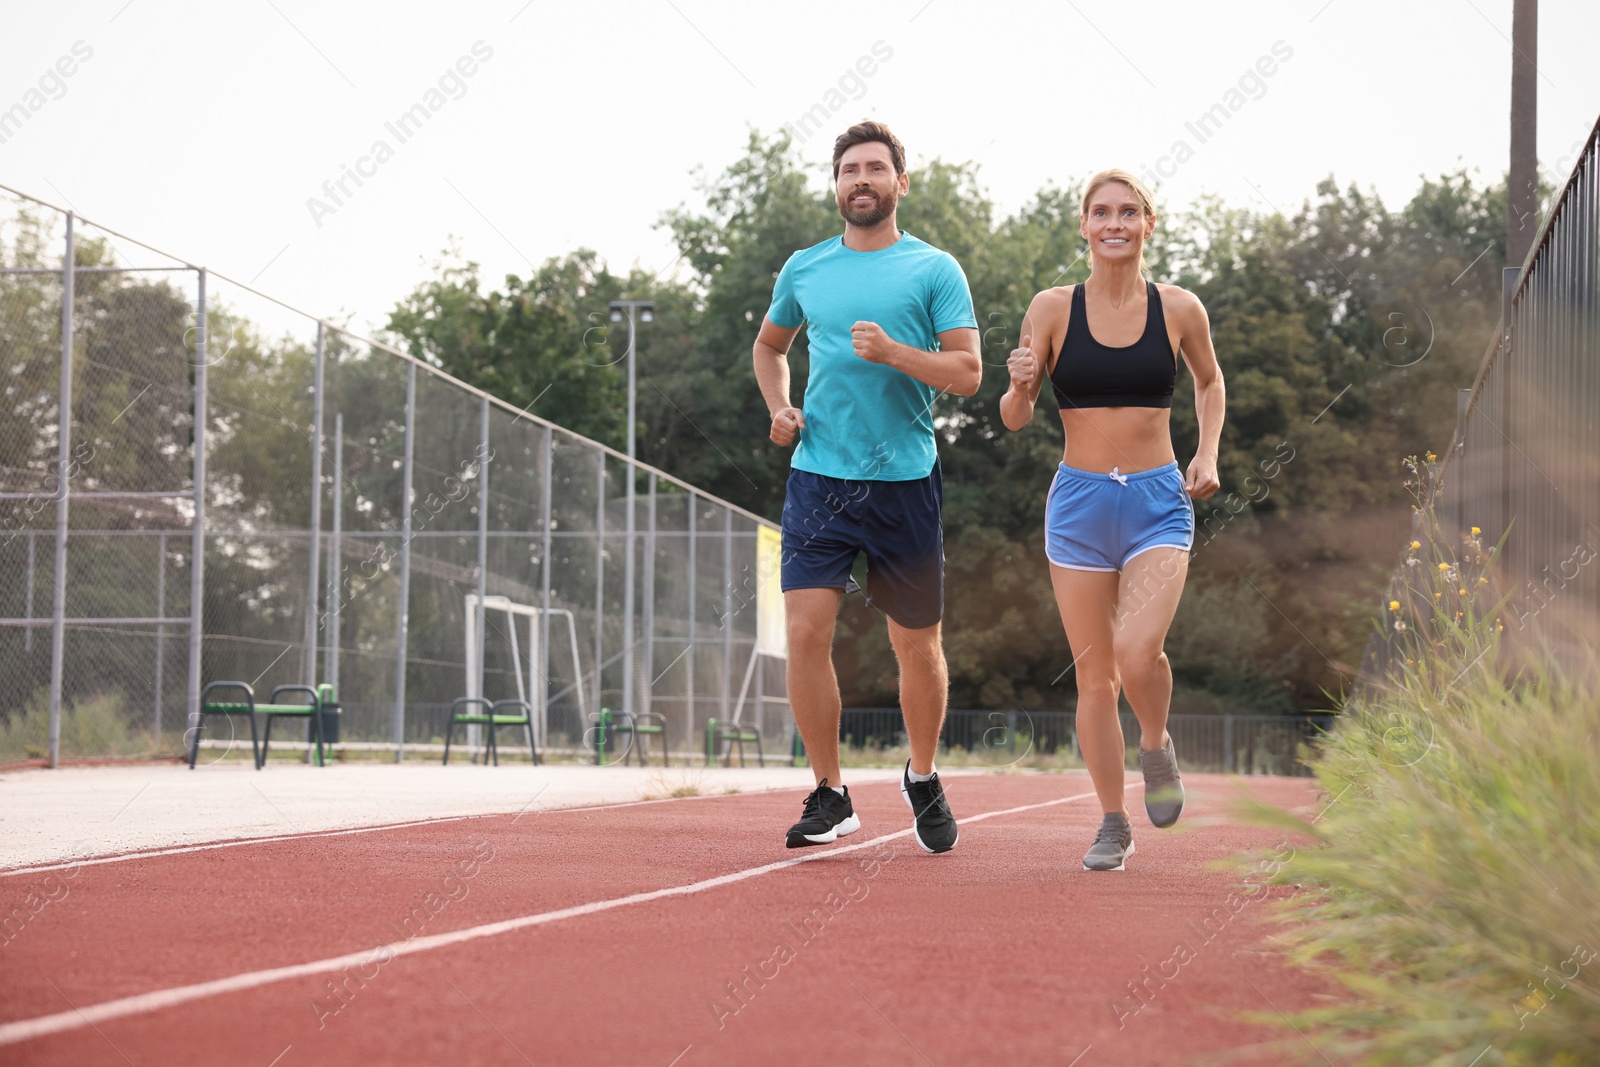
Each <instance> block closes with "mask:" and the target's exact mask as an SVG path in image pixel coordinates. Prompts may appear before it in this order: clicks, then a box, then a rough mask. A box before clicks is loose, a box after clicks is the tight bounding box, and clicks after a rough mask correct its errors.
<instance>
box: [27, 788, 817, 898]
mask: <svg viewBox="0 0 1600 1067" xmlns="http://www.w3.org/2000/svg"><path fill="white" fill-rule="evenodd" d="M803 788H804V787H803V786H794V787H792V790H800V789H803ZM789 791H791V787H785V788H782V789H770V790H762V791H761V792H760V793H707V794H704V795H702V796H697V797H657V798H655V799H654V800H623V801H618V802H617V803H614V804H590V805H587V806H585V807H581V808H534V809H532V810H531V811H528V810H526V809H524V810H523V811H520V812H516V811H485V812H479V813H477V814H474V815H442V816H439V817H437V818H433V819H418V820H416V821H415V822H392V823H382V824H380V825H378V826H351V827H346V828H344V829H340V830H312V831H309V832H306V833H300V834H264V835H262V836H261V837H239V838H233V839H231V840H228V841H207V842H205V843H203V844H197V845H174V846H172V847H171V848H156V849H145V850H143V851H133V852H109V853H102V854H100V855H90V856H86V857H84V858H83V859H75V860H65V861H63V862H61V863H41V864H35V865H32V866H27V867H5V868H0V878H14V877H16V876H17V875H21V874H44V873H46V872H48V871H64V870H68V869H69V868H75V867H93V866H95V865H96V864H101V863H121V862H123V861H124V860H141V859H146V858H149V857H152V856H181V855H185V854H187V853H190V852H209V851H211V850H212V849H218V848H238V847H239V846H240V845H261V844H272V843H273V842H276V841H302V840H305V839H307V838H313V837H344V836H347V835H350V834H373V833H378V832H379V831H382V830H404V829H407V828H408V827H412V826H437V825H442V824H444V823H451V822H462V821H464V820H467V819H494V818H498V817H500V816H502V815H515V816H517V817H518V818H520V817H521V816H522V815H567V814H571V813H573V812H578V811H610V810H611V809H613V808H635V807H640V806H642V805H645V804H675V803H678V802H679V801H684V800H719V799H724V800H725V799H727V798H728V797H730V796H746V797H749V796H761V795H762V794H763V793H782V792H789ZM512 821H513V822H515V821H516V819H513V820H512Z"/></svg>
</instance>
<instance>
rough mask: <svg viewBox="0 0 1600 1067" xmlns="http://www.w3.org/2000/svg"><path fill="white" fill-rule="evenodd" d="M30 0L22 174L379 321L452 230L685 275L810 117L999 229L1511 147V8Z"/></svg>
mask: <svg viewBox="0 0 1600 1067" xmlns="http://www.w3.org/2000/svg"><path fill="white" fill-rule="evenodd" d="M1540 6H1541V12H1540V25H1539V31H1540V32H1539V52H1538V67H1539V70H1540V78H1539V88H1538V92H1539V133H1538V146H1539V157H1540V160H1541V163H1542V164H1543V165H1544V166H1545V167H1546V168H1547V169H1550V170H1554V169H1555V168H1556V167H1557V166H1559V173H1560V176H1562V177H1564V176H1565V174H1566V172H1567V171H1568V170H1569V169H1570V167H1571V164H1572V158H1573V155H1574V152H1575V150H1576V148H1577V146H1578V144H1579V143H1581V141H1582V139H1583V138H1584V137H1585V136H1586V135H1587V133H1588V131H1589V129H1590V127H1591V126H1592V125H1593V123H1594V121H1595V118H1596V115H1597V114H1600V63H1596V62H1595V59H1594V47H1595V42H1596V41H1597V40H1600V4H1597V3H1595V0H1545V2H1544V3H1543V4H1541V5H1540ZM8 7H9V8H10V10H8V11H7V12H6V17H5V33H4V34H3V35H0V137H3V138H4V140H3V143H0V183H4V184H6V185H9V186H12V187H15V188H18V189H21V190H23V191H25V192H27V193H30V194H32V195H34V196H37V197H39V198H41V199H45V200H48V201H52V202H54V203H57V204H62V205H70V206H72V207H73V208H75V209H76V210H77V211H78V212H79V213H81V214H83V215H85V216H87V217H89V218H91V219H94V220H96V221H98V222H102V223H104V224H106V225H108V226H111V227H113V228H116V229H119V230H121V231H123V232H125V233H127V234H129V235H131V236H134V237H136V238H139V239H140V240H143V241H145V242H148V243H150V244H152V245H155V246H157V247H160V248H163V249H165V250H168V251H170V252H172V253H174V254H176V255H178V256H180V257H182V258H184V259H186V260H189V261H191V262H194V263H198V264H204V265H207V266H209V267H211V268H213V269H214V270H217V271H220V272H222V273H223V274H226V275H229V276H232V277H233V278H236V279H238V280H239V281H244V282H252V281H253V283H254V284H255V285H256V286H257V287H258V288H260V289H263V290H265V291H266V292H268V293H271V294H273V295H275V296H277V297H279V298H281V299H283V300H285V301H286V302H288V303H290V304H293V305H295V306H297V307H300V308H303V309H305V310H306V311H308V312H311V313H313V314H316V315H325V316H340V315H341V314H343V315H349V316H352V317H353V318H354V321H355V322H356V323H357V324H358V325H369V324H372V323H375V322H376V323H381V322H382V320H383V319H384V317H385V315H386V313H387V311H388V309H389V307H390V306H391V305H393V303H394V302H395V300H396V299H397V298H399V297H400V296H402V295H403V294H404V293H406V292H407V291H409V290H410V289H411V288H412V287H413V286H414V285H415V284H416V283H417V282H418V281H419V280H421V279H422V278H423V277H424V276H425V274H426V273H427V270H428V268H427V266H426V263H427V262H428V261H431V260H433V259H434V258H436V256H437V255H438V253H439V252H440V250H441V249H442V248H443V247H444V246H445V244H446V243H447V241H448V240H449V239H450V237H451V235H454V236H456V237H458V238H459V239H460V242H461V246H462V249H463V251H464V253H465V255H466V256H467V257H469V258H471V259H474V260H477V261H479V262H480V263H482V264H483V266H484V271H485V277H486V279H487V280H488V281H489V282H490V283H491V284H498V283H499V282H500V279H501V278H502V276H503V275H504V274H506V273H507V272H520V273H527V272H528V271H529V269H530V266H531V265H536V264H538V263H540V262H542V261H543V260H544V259H545V258H546V257H549V256H552V255H559V254H561V253H564V252H568V251H571V250H573V249H575V248H578V247H580V246H588V247H592V248H595V249H597V250H598V251H599V252H600V253H601V254H602V255H603V256H605V257H606V259H607V260H608V261H609V262H610V264H611V266H612V267H613V269H616V270H619V271H625V270H626V269H627V268H628V267H629V266H630V265H632V264H634V263H638V264H640V265H642V266H644V267H646V268H648V269H650V270H651V271H655V270H659V269H663V268H669V267H670V266H671V264H672V263H673V260H674V258H675V256H676V253H675V251H674V250H673V249H672V247H671V245H670V243H669V241H668V240H667V235H666V234H665V232H664V231H663V230H661V229H658V228H656V226H655V223H656V222H657V220H658V219H659V217H660V215H661V213H662V212H663V211H664V210H667V209H670V208H672V207H675V206H677V205H678V204H680V203H683V202H685V201H688V202H690V203H696V202H697V198H696V195H695V193H694V191H693V181H694V179H693V176H692V172H693V171H694V170H695V168H697V167H701V168H704V169H705V170H706V171H707V172H709V173H716V172H719V171H720V170H721V169H722V168H723V167H724V166H726V165H727V164H728V163H730V162H732V161H733V160H735V159H736V158H738V157H739V155H740V154H741V152H742V150H743V147H744V144H745V140H746V137H747V131H748V129H749V128H750V127H751V126H754V127H755V128H757V129H760V130H762V131H775V130H777V129H779V128H781V127H782V126H783V125H784V124H785V123H793V122H797V121H798V120H799V119H800V118H801V117H802V116H804V115H805V114H807V113H808V112H812V113H813V114H816V115H818V116H826V118H827V121H826V123H825V124H824V125H823V127H822V128H821V129H820V130H818V131H816V132H814V133H812V134H811V135H810V136H809V137H807V138H806V139H805V140H804V143H803V145H802V151H803V152H804V154H805V156H806V157H807V159H808V160H809V161H810V162H811V163H812V164H813V166H814V169H815V172H816V173H817V175H818V180H819V184H820V183H821V182H822V181H823V180H824V179H826V177H827V168H828V159H829V147H830V145H831V141H832V138H833V136H834V135H835V134H836V133H837V132H838V131H839V130H842V129H843V128H844V127H845V126H847V125H849V124H850V123H851V122H854V121H857V120H859V119H860V118H862V117H867V116H870V117H874V118H878V119H882V120H883V121H886V122H888V123H889V124H890V125H891V126H892V127H893V128H894V129H895V131H896V132H897V133H898V134H899V136H900V137H901V139H902V140H903V141H904V142H905V144H906V147H907V150H908V152H909V153H910V155H911V157H912V161H913V163H914V164H915V163H917V162H923V161H926V160H929V159H931V158H934V157H942V158H944V159H946V160H951V161H960V160H974V161H976V162H978V163H979V164H980V165H981V167H982V171H981V174H982V178H983V181H984V183H985V185H986V187H987V189H988V190H989V192H990V193H991V195H992V196H993V198H994V199H995V201H996V204H997V206H998V207H999V209H1000V210H1001V211H1002V212H1009V211H1012V210H1015V209H1016V208H1017V207H1019V206H1020V205H1021V204H1022V203H1023V202H1024V201H1026V199H1027V198H1028V197H1029V196H1030V195H1031V194H1032V193H1034V192H1035V191H1036V190H1038V189H1039V188H1040V187H1041V186H1043V185H1045V184H1047V183H1050V182H1059V183H1066V182H1070V181H1072V180H1074V179H1075V178H1081V177H1083V176H1086V175H1087V174H1089V173H1092V172H1093V171H1095V170H1097V169H1100V168H1102V167H1106V166H1118V165H1120V166H1125V167H1128V168H1129V169H1132V170H1135V171H1137V172H1146V173H1149V174H1151V176H1152V177H1158V178H1159V180H1160V181H1159V188H1158V199H1159V200H1160V201H1161V203H1162V204H1163V205H1164V206H1167V207H1174V206H1181V205H1182V204H1184V203H1186V202H1189V201H1191V200H1192V199H1193V198H1194V197H1195V196H1196V195H1197V194H1199V193H1201V192H1206V191H1209V192H1214V193H1217V194H1220V195H1221V196H1223V197H1224V198H1225V199H1227V200H1229V201H1232V202H1235V203H1247V202H1253V203H1255V204H1256V205H1258V206H1261V207H1263V208H1265V207H1267V206H1268V205H1269V204H1270V205H1271V206H1274V207H1276V208H1279V209H1281V210H1283V211H1285V212H1287V213H1292V212H1293V211H1294V209H1295V207H1296V206H1298V205H1299V204H1300V202H1301V201H1302V200H1304V199H1305V198H1306V197H1307V196H1310V195H1311V194H1312V193H1313V191H1314V188H1315V185H1316V182H1317V181H1318V180H1319V179H1321V178H1323V177H1325V176H1326V175H1328V174H1330V173H1331V174H1333V175H1335V176H1336V177H1337V178H1338V180H1339V182H1340V183H1341V185H1345V184H1349V183H1351V182H1355V183H1358V184H1360V185H1362V186H1364V187H1373V188H1376V190H1377V191H1378V192H1379V193H1380V194H1381V195H1382V196H1383V198H1384V199H1385V200H1386V201H1387V202H1388V203H1390V204H1391V205H1395V206H1398V205H1399V204H1400V203H1402V202H1403V201H1404V200H1406V199H1407V198H1408V197H1409V196H1410V195H1411V193H1412V192H1413V191H1414V190H1415V189H1416V187H1417V184H1418V182H1419V179H1420V176H1422V175H1437V174H1439V173H1441V172H1444V171H1448V170H1453V169H1455V168H1456V167H1458V166H1461V165H1465V166H1467V167H1469V168H1476V169H1477V170H1478V171H1479V172H1480V176H1481V178H1482V179H1485V180H1487V179H1489V178H1494V177H1498V176H1499V175H1500V174H1501V173H1502V172H1503V171H1504V170H1505V167H1506V158H1507V152H1508V132H1507V130H1508V109H1509V102H1510V69H1511V43H1510V35H1511V0H1403V2H1395V0H1271V2H1253V0H1238V2H1235V0H1223V2H1218V3H1208V4H1197V3H1193V2H1187V0H1186V2H1168V0H1141V2H1138V3H1122V2H1109V0H1066V2H1063V3H1048V4H1046V3H1007V2H1005V0H990V2H985V3H973V2H968V0H931V2H930V0H894V2H885V3H873V2H870V0H869V2H862V3H854V4H834V5H804V6H802V5H800V4H797V3H796V4H784V5H766V4H756V3H750V2H748V0H745V2H742V3H734V2H722V0H630V2H626V3H590V4H572V3H566V4H556V3H551V2H549V0H532V2H528V0H483V2H471V0H469V2H455V3H437V2H435V3H427V4H421V3H386V4H382V5H379V4H376V3H353V2H350V3H340V4H330V3H325V2H324V3H314V2H312V0H233V2H229V3H225V4H223V3H216V2H208V3H201V2H192V3H189V2H178V0H131V2H128V0H103V2H102V0H94V2H61V3H51V4H42V3H28V4H26V5H25V6H24V5H23V4H22V3H20V2H18V3H13V4H9V5H8ZM64 72H70V73H64ZM417 105H420V107H417V109H416V110H415V111H414V112H413V108H414V107H416V106H417ZM18 106H20V107H21V109H22V110H21V111H20V112H19V111H18V110H17V108H18ZM8 109H9V114H10V116H11V119H10V125H5V124H4V123H5V119H4V117H3V114H4V113H6V112H7V110H8ZM814 109H820V110H814ZM408 112H412V113H413V116H414V117H413V118H412V119H411V121H410V123H409V124H402V123H401V119H402V117H403V116H405V115H406V114H407V113H408ZM1208 113H1209V114H1210V115H1211V119H1210V121H1209V122H1208V123H1206V124H1202V123H1201V119H1202V117H1203V116H1206V115H1207V114H1208ZM424 116H425V117H424ZM808 129H809V127H808ZM380 144H381V145H383V146H384V147H383V148H380V147H379V145H380ZM1180 145H1181V146H1183V147H1182V148H1180ZM1184 149H1186V151H1185V150H1184ZM1163 157H1165V158H1163ZM347 168H348V171H350V172H357V176H358V177H360V178H361V184H359V185H357V184H356V183H355V180H354V179H353V178H351V177H348V176H347ZM363 175H364V176H363ZM341 178H343V179H344V188H343V190H342V191H341V190H340V189H339V188H338V186H337V184H335V183H338V182H339V180H340V179H341ZM325 183H327V187H326V188H325ZM335 194H336V195H335ZM912 195H915V190H913V194H912Z"/></svg>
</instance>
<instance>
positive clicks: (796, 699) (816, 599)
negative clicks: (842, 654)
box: [783, 589, 844, 787]
mask: <svg viewBox="0 0 1600 1067" xmlns="http://www.w3.org/2000/svg"><path fill="white" fill-rule="evenodd" d="M843 595H844V594H843V592H842V591H841V590H838V589H791V590H789V591H788V592H786V593H784V594H783V605H784V611H785V613H786V614H787V616H788V634H789V667H788V677H789V705H790V706H791V707H792V708H794V722H795V726H796V727H798V728H799V730H800V738H801V740H803V741H804V742H805V743H806V756H807V758H808V759H810V761H811V773H812V774H813V775H815V777H816V780H817V781H818V782H819V783H820V782H821V781H822V780H823V779H824V778H826V779H827V780H828V784H829V785H831V786H834V787H838V786H842V785H843V784H844V783H843V782H842V781H840V774H839V709H840V703H839V679H838V677H837V676H836V675H835V674H834V672H833V626H834V620H836V619H837V618H838V616H839V600H840V598H841V597H842V596H843Z"/></svg>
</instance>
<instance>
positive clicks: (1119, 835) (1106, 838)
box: [1083, 812, 1133, 871]
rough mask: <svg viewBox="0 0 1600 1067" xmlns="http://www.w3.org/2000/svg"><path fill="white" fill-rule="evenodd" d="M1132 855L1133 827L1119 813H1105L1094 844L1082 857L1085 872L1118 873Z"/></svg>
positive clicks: (1124, 816)
mask: <svg viewBox="0 0 1600 1067" xmlns="http://www.w3.org/2000/svg"><path fill="white" fill-rule="evenodd" d="M1131 855H1133V827H1132V826H1130V825H1129V824H1128V817H1127V816H1126V815H1123V814H1121V813H1120V812H1107V813H1106V817H1105V818H1104V819H1102V820H1101V821H1100V830H1099V832H1098V833H1096V834H1095V835H1094V844H1092V845H1090V846H1089V851H1088V852H1086V853H1084V856H1083V869H1084V870H1086V871H1120V870H1122V867H1123V864H1124V863H1126V862H1127V859H1128V857H1129V856H1131Z"/></svg>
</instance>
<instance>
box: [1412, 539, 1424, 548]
mask: <svg viewBox="0 0 1600 1067" xmlns="http://www.w3.org/2000/svg"><path fill="white" fill-rule="evenodd" d="M1411 547H1412V548H1414V549H1415V548H1421V547H1422V542H1421V541H1413V542H1411Z"/></svg>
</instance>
